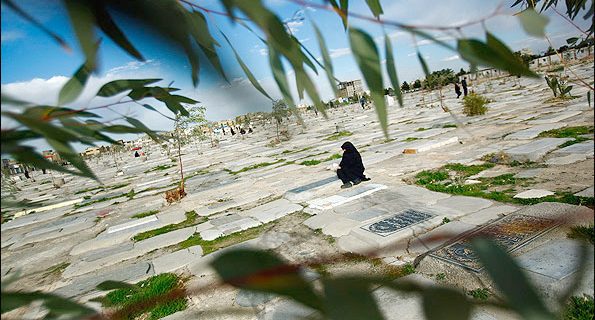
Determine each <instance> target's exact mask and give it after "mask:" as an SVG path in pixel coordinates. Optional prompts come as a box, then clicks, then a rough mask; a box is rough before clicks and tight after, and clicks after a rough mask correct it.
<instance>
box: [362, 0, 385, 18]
mask: <svg viewBox="0 0 595 320" xmlns="http://www.w3.org/2000/svg"><path fill="white" fill-rule="evenodd" d="M366 3H367V4H368V8H370V11H372V14H374V16H375V17H376V18H378V17H379V16H380V15H381V14H383V13H384V12H383V11H382V6H381V5H380V1H379V0H366Z"/></svg>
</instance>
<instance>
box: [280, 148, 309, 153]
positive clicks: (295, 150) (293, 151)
mask: <svg viewBox="0 0 595 320" xmlns="http://www.w3.org/2000/svg"><path fill="white" fill-rule="evenodd" d="M313 148H314V147H305V148H302V149H294V150H283V152H281V154H292V153H299V152H302V151H306V150H310V149H313Z"/></svg>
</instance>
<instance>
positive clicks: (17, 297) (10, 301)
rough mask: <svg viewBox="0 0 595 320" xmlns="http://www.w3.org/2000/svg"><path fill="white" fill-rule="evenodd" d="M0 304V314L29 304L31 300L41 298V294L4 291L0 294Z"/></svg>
mask: <svg viewBox="0 0 595 320" xmlns="http://www.w3.org/2000/svg"><path fill="white" fill-rule="evenodd" d="M0 296H1V298H0V304H1V307H0V309H1V312H2V314H4V313H6V312H8V311H11V310H14V309H17V308H20V307H23V306H26V305H29V304H30V303H31V302H33V301H37V300H40V299H42V298H43V295H41V294H39V293H35V292H30V293H29V292H6V291H2V293H1V294H0Z"/></svg>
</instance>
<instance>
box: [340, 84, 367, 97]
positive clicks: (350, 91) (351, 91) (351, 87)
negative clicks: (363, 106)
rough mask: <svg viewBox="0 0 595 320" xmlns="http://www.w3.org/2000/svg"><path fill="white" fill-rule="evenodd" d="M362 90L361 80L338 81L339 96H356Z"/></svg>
mask: <svg viewBox="0 0 595 320" xmlns="http://www.w3.org/2000/svg"><path fill="white" fill-rule="evenodd" d="M363 92H364V91H363V89H362V81H361V80H353V81H345V82H340V83H339V97H343V98H349V97H353V96H358V95H360V94H362V93H363Z"/></svg>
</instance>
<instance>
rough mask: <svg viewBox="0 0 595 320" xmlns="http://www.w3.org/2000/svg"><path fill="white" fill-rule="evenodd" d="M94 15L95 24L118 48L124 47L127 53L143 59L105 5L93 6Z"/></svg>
mask: <svg viewBox="0 0 595 320" xmlns="http://www.w3.org/2000/svg"><path fill="white" fill-rule="evenodd" d="M93 10H94V13H95V17H96V18H97V26H99V28H100V29H101V31H103V32H104V33H105V34H106V35H107V36H108V37H109V38H110V39H112V41H114V42H115V43H116V44H117V45H118V46H119V47H120V48H122V49H124V50H125V51H126V52H128V54H130V55H131V56H133V57H135V58H136V59H138V60H143V61H144V60H145V58H143V56H142V54H141V53H140V52H139V51H138V50H136V48H135V47H134V46H133V45H132V43H130V41H128V39H127V38H126V35H124V33H123V32H122V30H120V28H119V27H118V26H117V25H116V23H115V22H114V20H113V19H112V17H111V16H110V14H109V12H108V11H107V10H106V9H105V6H102V5H98V6H94V7H93Z"/></svg>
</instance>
